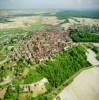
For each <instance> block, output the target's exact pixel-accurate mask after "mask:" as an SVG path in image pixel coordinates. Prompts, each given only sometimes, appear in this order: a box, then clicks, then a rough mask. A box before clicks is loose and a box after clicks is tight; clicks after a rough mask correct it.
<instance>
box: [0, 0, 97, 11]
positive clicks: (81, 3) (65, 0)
mask: <svg viewBox="0 0 99 100" xmlns="http://www.w3.org/2000/svg"><path fill="white" fill-rule="evenodd" d="M48 8H52V9H57V8H62V9H78V10H79V9H99V0H0V9H48Z"/></svg>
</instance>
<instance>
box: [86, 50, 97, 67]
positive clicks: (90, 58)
mask: <svg viewBox="0 0 99 100" xmlns="http://www.w3.org/2000/svg"><path fill="white" fill-rule="evenodd" d="M86 55H87V60H88V61H89V63H90V64H92V65H93V66H94V65H99V61H98V60H97V59H96V54H95V52H94V51H92V50H91V49H87V53H86Z"/></svg>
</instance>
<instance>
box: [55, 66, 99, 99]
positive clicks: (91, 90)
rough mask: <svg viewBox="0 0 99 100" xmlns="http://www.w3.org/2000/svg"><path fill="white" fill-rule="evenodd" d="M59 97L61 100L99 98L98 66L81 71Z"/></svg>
mask: <svg viewBox="0 0 99 100" xmlns="http://www.w3.org/2000/svg"><path fill="white" fill-rule="evenodd" d="M59 97H60V98H61V100H99V67H94V68H91V69H88V70H85V71H83V72H82V73H81V74H80V75H78V76H77V77H76V78H75V79H74V81H73V82H72V83H71V84H70V85H69V86H67V87H66V88H64V90H63V91H62V92H61V93H60V94H59ZM54 100H56V99H54Z"/></svg>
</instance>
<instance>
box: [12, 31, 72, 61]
mask: <svg viewBox="0 0 99 100" xmlns="http://www.w3.org/2000/svg"><path fill="white" fill-rule="evenodd" d="M68 34H69V33H68V32H66V31H64V30H46V31H43V32H37V33H36V34H34V35H33V36H32V37H31V39H30V40H25V41H24V42H23V43H22V44H21V46H20V47H19V48H18V49H15V50H14V52H13V53H12V58H13V60H19V59H20V58H21V57H24V58H25V59H32V58H33V59H35V60H38V61H42V60H43V59H44V58H46V57H48V58H50V57H51V56H53V55H54V54H55V53H57V52H59V51H61V50H62V49H64V47H66V46H68V45H71V42H70V38H69V36H68Z"/></svg>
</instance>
